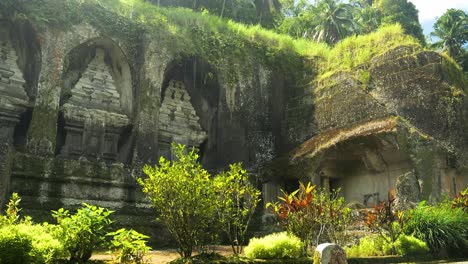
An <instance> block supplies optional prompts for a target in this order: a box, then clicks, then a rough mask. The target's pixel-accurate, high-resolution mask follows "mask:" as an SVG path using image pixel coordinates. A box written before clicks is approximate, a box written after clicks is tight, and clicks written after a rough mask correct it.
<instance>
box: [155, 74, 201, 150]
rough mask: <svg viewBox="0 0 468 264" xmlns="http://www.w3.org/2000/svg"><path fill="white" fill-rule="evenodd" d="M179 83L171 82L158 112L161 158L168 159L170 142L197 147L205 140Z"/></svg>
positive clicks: (197, 119)
mask: <svg viewBox="0 0 468 264" xmlns="http://www.w3.org/2000/svg"><path fill="white" fill-rule="evenodd" d="M190 99H191V97H190V95H189V94H188V92H187V90H186V89H185V84H184V83H183V82H181V81H175V80H171V81H170V82H169V85H168V87H167V89H166V91H165V93H164V100H163V102H162V105H161V109H160V110H159V143H160V151H161V153H160V154H161V155H162V156H166V157H170V148H169V145H170V143H171V142H177V143H182V144H186V145H188V146H195V147H198V146H200V144H201V143H202V142H203V141H204V140H205V139H206V138H207V134H206V132H205V131H203V129H202V127H201V126H200V123H199V119H200V118H199V117H198V116H197V113H196V111H195V109H194V108H193V106H192V103H191V102H190Z"/></svg>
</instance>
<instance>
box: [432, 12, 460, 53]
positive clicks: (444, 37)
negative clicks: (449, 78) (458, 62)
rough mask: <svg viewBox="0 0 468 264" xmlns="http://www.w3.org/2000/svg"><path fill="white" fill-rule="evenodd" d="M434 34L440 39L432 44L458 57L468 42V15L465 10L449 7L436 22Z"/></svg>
mask: <svg viewBox="0 0 468 264" xmlns="http://www.w3.org/2000/svg"><path fill="white" fill-rule="evenodd" d="M431 35H432V36H435V37H438V38H439V39H440V40H438V41H436V42H434V43H433V44H432V45H433V46H434V47H437V48H441V49H442V50H443V51H446V52H447V53H448V55H449V56H452V57H456V56H458V55H460V54H461V53H462V49H463V45H465V44H466V43H467V42H468V16H467V14H466V13H465V12H464V11H463V10H459V9H453V8H452V9H449V10H447V12H445V14H443V15H442V16H441V17H440V18H439V19H438V20H437V22H436V23H435V24H434V32H432V33H431Z"/></svg>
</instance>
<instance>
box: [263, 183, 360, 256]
mask: <svg viewBox="0 0 468 264" xmlns="http://www.w3.org/2000/svg"><path fill="white" fill-rule="evenodd" d="M338 192H339V190H337V191H336V192H334V193H331V194H330V193H328V192H326V191H320V192H318V191H316V186H313V185H311V183H308V184H307V185H305V184H303V183H302V182H300V183H299V189H298V190H295V191H294V192H292V193H290V194H289V193H287V192H284V191H283V195H282V196H281V197H279V199H280V202H276V203H274V204H273V203H268V204H267V208H271V211H272V212H273V214H274V215H275V217H276V219H277V221H278V223H279V224H280V225H281V226H283V227H284V228H285V229H286V230H287V231H288V232H289V233H291V234H294V235H296V236H297V237H299V238H300V240H301V241H302V242H303V243H304V248H303V254H304V255H305V254H306V253H307V247H308V245H309V244H310V241H315V244H316V245H318V244H319V243H320V242H322V241H323V240H326V241H331V242H335V243H340V242H343V238H344V231H345V229H346V226H347V224H348V222H349V213H350V211H351V210H350V209H349V208H347V207H345V205H344V199H343V198H342V197H338Z"/></svg>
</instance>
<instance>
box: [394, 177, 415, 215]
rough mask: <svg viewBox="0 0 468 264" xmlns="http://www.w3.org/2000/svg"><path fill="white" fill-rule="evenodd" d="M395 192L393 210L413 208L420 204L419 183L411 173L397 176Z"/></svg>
mask: <svg viewBox="0 0 468 264" xmlns="http://www.w3.org/2000/svg"><path fill="white" fill-rule="evenodd" d="M395 190H396V197H395V208H396V209H398V210H407V209H410V208H414V207H416V205H417V204H418V203H419V202H420V197H419V196H420V193H421V190H420V188H419V181H418V178H417V177H416V175H414V173H413V172H408V173H405V174H403V175H401V176H399V177H398V179H397V181H396V184H395Z"/></svg>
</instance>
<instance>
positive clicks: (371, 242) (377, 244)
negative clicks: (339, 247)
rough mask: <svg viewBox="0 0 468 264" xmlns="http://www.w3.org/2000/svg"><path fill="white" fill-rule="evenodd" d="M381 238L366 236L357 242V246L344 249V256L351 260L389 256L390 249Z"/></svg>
mask: <svg viewBox="0 0 468 264" xmlns="http://www.w3.org/2000/svg"><path fill="white" fill-rule="evenodd" d="M385 244H387V242H386V241H385V239H384V238H383V237H382V236H377V235H375V236H366V237H363V238H361V239H360V240H359V244H357V245H354V246H352V247H348V248H345V250H346V255H347V256H348V257H351V258H357V257H370V256H385V255H389V254H390V252H391V251H390V247H388V246H385Z"/></svg>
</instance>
